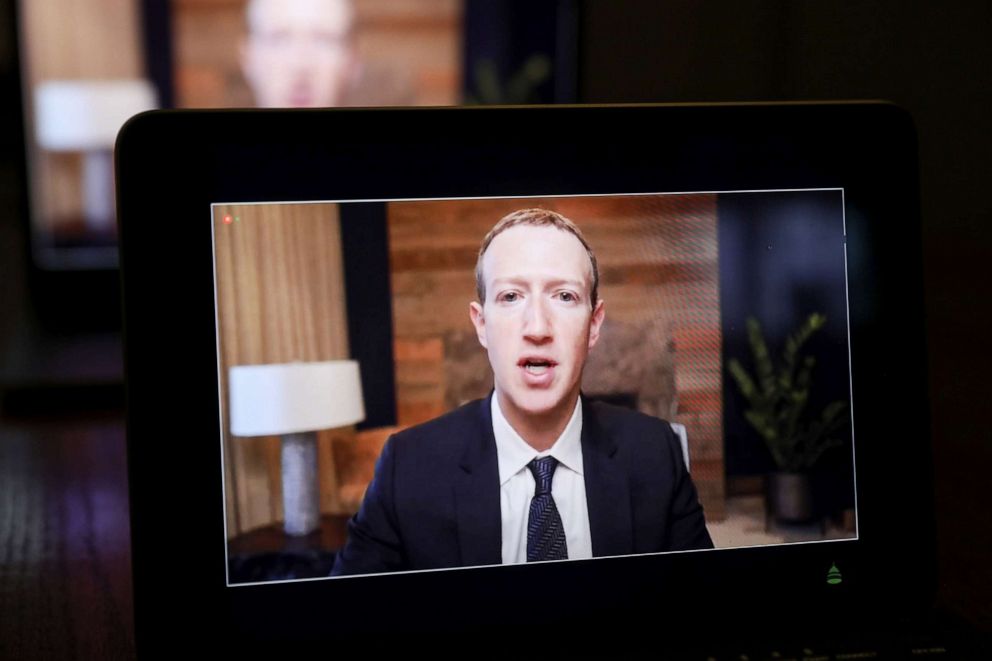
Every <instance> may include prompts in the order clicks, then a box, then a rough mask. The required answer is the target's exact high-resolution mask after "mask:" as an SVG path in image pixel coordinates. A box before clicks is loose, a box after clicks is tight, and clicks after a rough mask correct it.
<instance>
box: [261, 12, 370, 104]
mask: <svg viewBox="0 0 992 661" xmlns="http://www.w3.org/2000/svg"><path fill="white" fill-rule="evenodd" d="M254 10H255V11H253V12H252V14H251V15H250V16H249V34H248V38H247V40H246V42H245V44H244V47H243V48H242V52H241V66H242V69H243V70H244V74H245V78H246V79H247V80H248V83H249V85H251V88H252V91H253V92H254V94H255V102H256V104H257V105H259V106H260V107H264V108H312V107H329V106H336V105H339V104H340V101H341V95H342V93H343V91H344V88H345V86H346V83H347V81H348V79H349V78H350V77H351V75H352V73H353V70H354V68H355V55H354V51H353V48H352V45H351V38H350V31H351V23H352V10H351V5H350V3H349V2H348V1H347V0H259V1H258V3H257V4H256V5H255V7H254Z"/></svg>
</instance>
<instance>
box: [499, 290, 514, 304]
mask: <svg viewBox="0 0 992 661" xmlns="http://www.w3.org/2000/svg"><path fill="white" fill-rule="evenodd" d="M499 300H501V301H503V302H504V303H512V302H514V301H515V300H517V293H516V292H512V291H508V292H506V293H505V294H503V295H501V296H500V297H499Z"/></svg>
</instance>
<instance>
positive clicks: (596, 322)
mask: <svg viewBox="0 0 992 661" xmlns="http://www.w3.org/2000/svg"><path fill="white" fill-rule="evenodd" d="M605 317H606V308H605V307H604V302H603V299H599V301H597V302H596V309H594V310H593V311H592V319H591V320H590V321H589V348H590V349H592V348H593V347H594V346H596V342H598V341H599V330H600V328H602V327H603V319H604V318H605Z"/></svg>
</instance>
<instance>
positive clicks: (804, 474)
mask: <svg viewBox="0 0 992 661" xmlns="http://www.w3.org/2000/svg"><path fill="white" fill-rule="evenodd" d="M211 211H212V223H213V231H214V249H215V253H214V254H215V276H216V279H215V292H216V306H217V328H218V349H219V364H218V374H219V382H220V392H219V393H218V396H219V398H220V401H221V411H222V420H221V424H222V429H223V431H224V433H223V440H222V443H223V448H222V450H223V457H224V474H223V479H222V480H221V481H220V482H222V484H223V492H222V494H221V493H218V497H219V498H220V497H221V496H222V499H223V507H224V511H225V522H226V537H227V555H228V584H230V585H235V584H254V583H260V582H268V581H280V580H296V579H307V578H323V577H328V576H330V575H332V574H334V575H348V574H358V575H361V574H369V573H378V572H383V571H388V572H392V571H409V570H422V569H440V568H453V567H463V566H473V567H475V566H488V565H500V564H508V563H513V562H526V561H533V559H541V560H560V559H567V560H573V559H577V558H589V557H614V556H623V555H631V554H640V553H664V552H673V551H690V550H692V551H695V550H702V549H707V548H710V547H715V548H716V549H725V548H740V547H747V546H763V545H774V544H790V543H809V542H828V541H838V540H850V539H856V538H857V536H858V529H857V517H856V502H855V481H854V479H855V478H854V439H853V434H852V411H851V407H850V401H851V378H850V361H849V342H848V322H847V318H848V317H847V297H846V292H847V289H846V288H847V283H846V252H845V251H846V242H845V225H844V211H843V191H842V190H839V189H817V190H789V191H767V192H765V191H747V192H733V191H728V192H713V193H686V194H644V195H595V196H576V197H557V196H551V197H542V198H487V199H438V200H382V201H361V202H348V201H328V202H307V203H292V202H287V203H278V204H237V203H223V204H215V205H213V207H212V210H211ZM521 214H522V215H523V217H525V218H524V220H522V221H521V222H519V223H518V224H513V223H510V224H509V225H508V229H507V228H504V229H502V230H500V232H499V233H498V234H497V235H496V236H495V237H494V238H493V239H492V242H491V243H489V244H488V247H487V255H486V256H485V257H484V258H483V261H482V264H481V268H480V269H479V275H481V281H480V279H477V260H478V256H479V251H480V245H481V244H482V242H483V239H484V237H486V236H487V234H488V233H489V232H490V231H491V230H493V228H494V226H495V225H497V223H498V222H499V221H500V220H501V219H504V218H508V217H518V216H520V215H521ZM534 217H537V218H538V220H537V221H534ZM548 218H564V219H566V224H567V223H568V222H570V223H571V224H573V225H574V227H576V228H577V233H578V234H581V237H582V239H579V237H578V236H577V235H576V233H572V232H571V230H569V229H568V228H567V227H566V228H564V229H563V228H562V226H560V225H556V224H555V223H557V222H558V221H549V220H547V219H548ZM542 223H543V224H542ZM548 223H551V224H550V225H549V224H548ZM583 240H584V241H585V242H586V244H585V245H587V246H588V249H589V250H586V247H585V245H583V244H582V241H583ZM590 251H591V253H592V254H593V255H594V256H595V260H596V269H595V273H596V274H597V275H598V285H597V287H596V289H597V291H596V293H595V299H594V298H593V292H592V285H593V282H594V276H593V273H594V272H593V269H592V257H591V255H590V254H589V252H590ZM480 284H482V286H483V289H484V290H485V291H483V292H482V294H483V298H482V299H480V297H479V294H480V291H479V289H480V288H479V285H480ZM590 346H591V348H590ZM494 389H495V395H494V399H495V400H496V401H495V402H493V401H491V400H490V399H489V397H490V394H491V393H493V392H494ZM578 391H581V394H582V397H581V402H582V403H581V405H580V406H579V407H578V409H576V407H575V406H574V401H575V394H576V393H577V392H578ZM576 419H578V420H580V422H581V426H582V430H581V432H580V433H577V434H575V424H576ZM548 420H556V421H557V426H556V425H555V424H549V425H548V426H547V429H544V428H542V426H541V424H538V423H540V422H541V421H548ZM661 421H666V422H661ZM425 423H426V424H425ZM669 423H670V424H669ZM570 434H572V435H571V436H570ZM465 439H469V440H465ZM549 439H550V440H549ZM556 440H557V441H558V442H557V443H555V447H553V448H551V449H550V450H549V449H548V448H547V447H546V445H548V444H549V443H550V442H554V441H556ZM494 441H495V442H494ZM541 443H544V444H545V445H544V446H542V445H541ZM569 443H571V445H569ZM568 448H571V449H570V450H569V449H568ZM603 448H606V449H607V451H606V452H605V453H604V454H602V455H601V454H600V453H599V452H600V450H602V449H603ZM576 449H580V450H581V451H580V453H579V454H575V450H576ZM517 451H520V453H518V452H517ZM528 452H530V453H531V454H532V455H537V457H538V458H539V459H540V458H543V457H544V456H547V455H548V454H549V453H550V456H552V457H555V461H554V464H555V468H554V469H553V470H552V474H551V477H550V478H547V477H546V476H544V477H542V474H539V473H538V471H537V468H529V464H528V461H529V459H530V457H529V456H528V455H527V453H528ZM570 452H571V453H572V454H570ZM611 453H612V454H611ZM521 457H522V458H521ZM604 457H605V458H604ZM614 458H615V459H614ZM514 461H517V462H518V463H514ZM521 461H522V462H524V463H519V462H521ZM611 461H612V462H614V463H613V464H611V463H610V462H611ZM619 464H623V466H619ZM377 466H378V468H377ZM459 471H460V472H459ZM466 473H471V474H472V475H473V476H474V477H473V479H472V480H469V481H468V482H466V481H464V476H465V474H466ZM544 479H548V480H549V482H548V484H550V485H553V486H551V490H552V491H551V494H552V495H551V497H550V500H553V501H554V503H555V507H554V509H555V510H556V512H557V519H558V520H555V517H554V516H550V517H549V516H548V515H547V514H546V512H545V511H544V509H547V508H544V509H542V510H541V511H540V512H538V511H537V509H540V508H538V506H537V505H535V504H534V503H535V502H539V503H545V502H546V501H548V500H549V497H548V495H547V494H542V493H539V492H540V489H539V488H537V487H538V485H539V483H540V482H541V481H542V480H544ZM518 482H519V484H518ZM452 494H454V495H452ZM624 499H626V500H624ZM620 501H623V502H625V503H626V505H624V512H622V513H620V512H618V511H616V503H617V502H620ZM542 507H543V506H542ZM532 508H537V509H532ZM466 512H468V513H469V514H466ZM356 514H357V516H356ZM549 519H550V522H549ZM624 520H626V521H628V522H629V523H625V524H623V525H619V526H618V525H616V521H624ZM535 521H537V522H539V523H540V525H539V526H537V527H538V528H539V529H538V530H537V531H536V532H531V531H530V530H529V529H528V525H529V524H530V523H531V522H535ZM412 531H418V534H414V533H413V532H412ZM470 539H471V540H474V541H466V540H470ZM541 539H543V540H544V542H541V543H538V541H535V540H541ZM479 540H481V541H479ZM541 544H543V545H544V547H546V548H543V547H542V548H543V550H536V549H537V547H538V546H541ZM546 552H549V553H550V555H540V556H538V555H533V554H537V553H546Z"/></svg>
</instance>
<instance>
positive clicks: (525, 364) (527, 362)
mask: <svg viewBox="0 0 992 661" xmlns="http://www.w3.org/2000/svg"><path fill="white" fill-rule="evenodd" d="M557 364H558V363H556V362H555V361H553V360H551V359H550V358H522V359H521V360H520V361H519V362H518V363H517V365H518V366H519V367H522V368H524V371H526V372H527V373H528V374H533V375H535V376H540V375H542V374H546V373H547V372H548V370H550V369H551V368H553V367H554V366H555V365H557Z"/></svg>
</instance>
